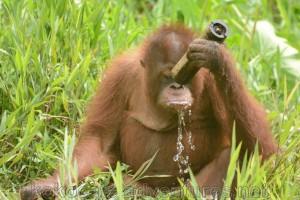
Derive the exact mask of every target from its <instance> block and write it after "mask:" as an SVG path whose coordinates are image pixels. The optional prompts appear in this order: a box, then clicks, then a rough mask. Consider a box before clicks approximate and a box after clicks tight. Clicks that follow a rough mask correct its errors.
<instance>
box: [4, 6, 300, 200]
mask: <svg viewBox="0 0 300 200" xmlns="http://www.w3.org/2000/svg"><path fill="white" fill-rule="evenodd" d="M215 19H221V20H223V21H224V22H226V23H227V25H228V27H229V28H230V35H229V37H228V39H227V40H226V43H227V46H228V48H229V49H231V51H232V53H233V55H234V57H235V59H236V61H237V63H238V64H237V67H238V68H239V70H240V72H241V74H242V76H243V78H244V80H245V82H246V84H247V86H248V87H249V89H250V91H251V93H252V94H253V95H254V96H256V97H257V98H258V100H259V101H260V102H262V103H263V104H264V105H265V107H266V109H267V112H268V118H269V120H270V123H271V126H272V130H273V133H274V135H275V137H276V139H277V140H278V141H279V143H280V146H281V147H282V150H283V153H282V155H281V156H279V157H276V158H273V159H272V160H271V161H270V163H268V164H266V165H263V166H260V165H259V162H258V158H257V157H254V158H253V159H252V160H250V161H249V162H248V163H247V164H245V166H243V167H244V168H242V169H240V174H239V176H238V186H241V187H244V186H245V187H247V186H248V187H250V186H251V187H252V186H253V187H259V188H263V189H264V190H263V192H264V195H267V197H268V198H270V199H296V198H300V192H299V188H300V89H299V88H300V54H299V50H300V1H298V0H249V1H248V0H247V1H246V0H236V1H233V0H232V1H231V0H209V1H200V0H189V1H184V0H169V1H163V0H144V1H138V0H86V1H84V0H74V1H73V0H43V1H39V0H0V116H1V118H0V198H1V199H15V198H17V190H18V189H19V188H20V187H21V186H23V185H24V184H26V183H28V182H30V181H31V180H33V179H36V178H40V177H46V176H47V175H49V174H51V172H53V170H54V169H55V168H56V167H57V166H58V163H60V166H61V167H62V168H63V169H65V173H68V172H66V171H67V169H68V167H69V164H70V157H71V152H72V148H73V145H74V143H75V135H76V130H77V129H78V125H79V124H80V122H81V121H82V120H84V110H85V105H86V104H87V102H88V100H89V99H90V98H91V96H92V95H93V93H94V91H95V88H96V86H97V85H98V84H99V81H100V80H101V74H102V72H103V70H104V69H105V67H106V63H107V62H108V61H109V60H110V59H111V58H113V57H114V56H115V55H117V54H119V53H121V52H122V51H124V50H126V49H128V48H134V47H135V46H136V45H138V44H139V43H140V42H142V41H143V39H144V38H145V36H146V35H147V34H149V33H151V32H152V31H154V30H155V28H157V27H159V26H160V25H162V24H165V23H173V22H180V23H184V24H186V25H187V26H189V27H191V28H193V29H194V30H195V31H197V32H199V34H200V33H201V31H204V30H205V28H206V27H207V25H208V24H209V23H210V22H211V21H212V20H215ZM125 168H126V167H124V170H126V169H125ZM111 176H112V175H111V174H103V173H100V172H99V174H98V175H96V176H94V177H90V178H87V180H85V181H84V182H81V183H78V184H79V188H78V189H77V190H76V192H77V193H78V196H77V198H84V199H94V198H96V196H97V195H98V196H99V195H102V196H101V198H100V199H103V198H105V196H109V195H107V191H108V189H107V188H108V187H109V186H108V185H109V180H110V177H111ZM123 189H124V188H123ZM124 190H125V189H124ZM73 192H74V191H73ZM251 194H256V193H255V192H254V193H252V192H249V195H251ZM113 195H116V193H112V194H111V196H113ZM297 195H298V196H297ZM98 196H97V197H98ZM170 196H172V195H171V194H165V193H161V194H160V196H159V197H157V198H158V199H159V198H162V199H163V198H165V197H166V198H167V197H168V198H169V197H170ZM264 197H266V196H264ZM143 198H144V197H143ZM170 198H171V197H170ZM149 199H151V198H150V197H149Z"/></svg>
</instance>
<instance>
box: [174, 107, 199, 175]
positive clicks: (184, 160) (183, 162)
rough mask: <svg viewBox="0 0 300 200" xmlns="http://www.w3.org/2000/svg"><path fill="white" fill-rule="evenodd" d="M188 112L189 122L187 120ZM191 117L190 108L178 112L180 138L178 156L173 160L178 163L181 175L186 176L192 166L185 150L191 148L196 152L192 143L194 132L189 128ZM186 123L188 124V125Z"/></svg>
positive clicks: (177, 147) (178, 138) (178, 140)
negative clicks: (186, 145) (186, 144)
mask: <svg viewBox="0 0 300 200" xmlns="http://www.w3.org/2000/svg"><path fill="white" fill-rule="evenodd" d="M186 112H187V117H188V118H187V120H185V116H186ZM191 116H192V111H191V109H190V108H189V109H188V110H186V109H180V110H178V136H177V142H176V150H177V152H176V155H174V157H173V160H174V161H175V162H177V164H178V168H179V174H180V175H184V174H187V173H188V168H189V166H190V163H189V156H188V155H185V152H186V151H185V152H184V149H185V148H190V149H191V150H193V151H194V150H195V148H196V147H195V145H194V144H193V143H192V132H191V130H190V128H189V126H190V124H191ZM186 121H187V122H188V124H186ZM185 140H187V143H188V147H185V145H184V144H185V143H184V141H185ZM186 150H187V149H186Z"/></svg>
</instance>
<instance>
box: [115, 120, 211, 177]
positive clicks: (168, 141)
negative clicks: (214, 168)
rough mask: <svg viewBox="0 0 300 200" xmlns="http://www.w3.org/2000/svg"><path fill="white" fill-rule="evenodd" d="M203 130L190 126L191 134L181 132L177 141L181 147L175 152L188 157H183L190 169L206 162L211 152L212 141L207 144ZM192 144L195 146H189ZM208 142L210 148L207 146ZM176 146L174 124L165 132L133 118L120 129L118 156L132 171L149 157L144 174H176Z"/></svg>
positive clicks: (176, 133)
mask: <svg viewBox="0 0 300 200" xmlns="http://www.w3.org/2000/svg"><path fill="white" fill-rule="evenodd" d="M205 131H206V130H199V129H194V130H191V132H192V137H191V138H190V139H189V136H188V134H187V133H186V132H185V131H184V132H183V137H182V140H181V143H182V146H183V148H184V149H183V151H182V153H180V155H179V156H183V157H184V158H187V157H188V159H187V160H188V162H189V165H190V166H191V168H192V169H193V171H198V170H199V169H200V168H202V166H203V165H205V164H206V163H208V162H209V160H211V159H212V157H213V154H214V152H215V148H214V147H213V144H212V145H207V144H210V143H211V141H210V137H208V135H209V133H207V132H205ZM202 144H205V145H202ZM192 145H194V146H195V148H192ZM207 146H208V148H207ZM209 146H211V147H212V149H209ZM204 147H206V148H204ZM178 148H179V146H178V129H177V128H175V129H173V130H170V131H167V132H158V131H153V130H150V129H147V128H146V127H144V126H143V125H142V124H140V123H139V122H137V121H135V120H134V119H131V118H128V119H126V120H124V123H123V125H122V128H121V132H120V150H121V159H122V162H124V163H126V164H128V165H129V166H130V167H131V168H132V169H133V171H136V170H138V169H139V168H140V167H141V166H142V165H143V163H145V162H146V161H147V160H150V159H151V158H153V161H152V163H151V165H150V167H149V168H148V170H147V175H154V174H155V175H158V174H161V175H178V173H179V167H178V162H176V158H175V157H176V155H177V154H178V151H179V149H178Z"/></svg>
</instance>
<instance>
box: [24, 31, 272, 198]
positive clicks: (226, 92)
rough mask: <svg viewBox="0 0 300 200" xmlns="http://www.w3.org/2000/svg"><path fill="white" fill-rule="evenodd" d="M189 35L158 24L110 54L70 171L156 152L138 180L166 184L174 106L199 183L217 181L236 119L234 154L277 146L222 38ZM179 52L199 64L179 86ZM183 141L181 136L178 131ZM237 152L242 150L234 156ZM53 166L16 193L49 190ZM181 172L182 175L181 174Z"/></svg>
mask: <svg viewBox="0 0 300 200" xmlns="http://www.w3.org/2000/svg"><path fill="white" fill-rule="evenodd" d="M196 38H197V36H196V34H195V33H194V32H192V31H191V30H190V29H188V28H186V27H184V26H182V25H170V26H162V27H161V28H160V29H158V30H157V31H156V32H154V33H153V34H152V35H150V36H149V37H148V38H147V39H146V40H145V41H144V42H143V44H142V45H141V46H140V47H138V48H137V49H135V50H133V51H129V52H127V53H124V54H122V55H120V56H119V57H117V58H115V59H114V60H113V61H112V63H111V66H110V67H109V68H108V69H107V71H106V73H105V75H104V78H103V80H102V82H101V84H100V87H99V89H98V90H97V92H96V94H95V96H94V98H93V99H92V101H91V103H90V104H89V106H88V109H87V118H86V121H85V123H84V124H83V125H82V128H81V134H80V137H79V141H78V143H77V145H76V147H75V150H74V154H73V157H74V160H76V162H77V164H78V176H79V177H78V178H79V179H83V178H84V177H86V176H88V175H90V174H92V172H93V169H94V168H100V169H101V170H107V166H108V163H110V165H111V166H114V165H115V164H116V162H117V161H121V162H124V163H126V164H128V165H129V166H130V168H131V169H132V171H133V172H135V171H136V170H137V169H139V167H140V166H141V165H142V164H143V163H144V162H145V161H147V160H149V159H150V158H151V157H152V156H153V155H154V154H155V153H156V152H157V155H156V157H155V158H154V161H153V163H152V164H151V166H150V167H149V169H148V170H147V172H146V175H170V176H169V177H160V178H158V177H156V178H145V179H142V180H141V181H140V182H139V183H138V184H146V185H147V186H148V187H149V188H159V187H173V186H176V185H178V181H177V177H179V176H180V173H179V170H178V163H176V162H174V161H173V156H174V155H175V154H176V152H177V150H176V142H177V136H178V134H177V133H178V131H177V130H178V129H177V128H178V116H177V110H176V105H177V104H178V103H181V102H184V103H185V104H187V105H189V104H190V105H191V107H190V109H191V111H192V116H191V119H190V122H186V123H189V130H190V131H191V132H192V142H193V144H194V145H195V150H192V149H190V148H185V149H184V151H183V154H184V155H188V156H189V166H190V168H191V169H192V171H193V173H194V174H195V177H196V180H197V182H198V185H199V187H217V188H222V186H223V179H224V178H225V175H226V172H227V167H228V163H229V159H230V146H231V134H232V128H233V123H234V121H235V124H236V136H237V142H242V151H241V153H242V155H243V154H244V153H245V152H246V151H247V152H248V153H251V152H253V151H254V147H255V144H256V143H258V145H259V150H260V154H261V156H262V159H266V158H267V157H268V156H270V155H271V154H273V153H274V152H276V151H277V144H276V142H275V141H274V139H273V137H272V134H271V132H270V129H269V126H268V123H267V120H266V116H265V112H264V109H263V107H262V106H261V105H259V104H258V103H257V102H256V101H255V99H254V98H253V97H252V96H251V95H250V94H249V92H248V91H247V89H246V88H245V86H244V83H243V80H242V78H241V76H240V75H239V73H238V72H237V70H236V68H235V61H234V60H233V59H232V57H231V55H230V53H229V51H228V50H227V49H226V47H225V46H224V45H223V44H218V43H216V42H213V41H209V40H205V39H196ZM185 52H187V57H188V60H189V62H188V63H187V64H188V65H193V67H195V66H196V67H198V68H199V69H200V70H199V71H198V73H197V74H196V75H195V77H194V78H193V79H192V80H191V81H190V82H189V83H188V84H186V85H180V84H178V83H176V82H175V81H174V80H173V79H172V78H171V75H170V70H171V69H172V67H173V66H174V65H175V64H176V63H177V62H178V60H179V59H180V58H181V57H182V56H183V54H184V53H185ZM183 144H184V146H186V147H187V146H188V138H187V137H186V136H184V138H183ZM241 157H242V156H241ZM57 176H58V173H55V174H54V175H53V176H52V177H49V178H47V179H42V180H38V181H34V182H33V183H32V184H30V185H28V186H26V187H24V188H23V189H22V190H21V199H34V198H36V197H37V195H38V194H40V195H42V196H44V197H45V195H44V194H45V193H46V192H47V191H49V190H54V187H55V186H56V184H57ZM183 176H185V177H187V176H188V175H187V174H186V175H183Z"/></svg>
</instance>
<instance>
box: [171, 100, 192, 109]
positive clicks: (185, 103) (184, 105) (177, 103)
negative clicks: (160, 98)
mask: <svg viewBox="0 0 300 200" xmlns="http://www.w3.org/2000/svg"><path fill="white" fill-rule="evenodd" d="M167 105H168V106H169V107H171V108H173V109H175V110H177V111H182V110H188V109H189V108H190V107H191V106H192V101H189V100H172V101H169V102H168V103H167Z"/></svg>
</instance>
